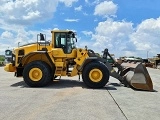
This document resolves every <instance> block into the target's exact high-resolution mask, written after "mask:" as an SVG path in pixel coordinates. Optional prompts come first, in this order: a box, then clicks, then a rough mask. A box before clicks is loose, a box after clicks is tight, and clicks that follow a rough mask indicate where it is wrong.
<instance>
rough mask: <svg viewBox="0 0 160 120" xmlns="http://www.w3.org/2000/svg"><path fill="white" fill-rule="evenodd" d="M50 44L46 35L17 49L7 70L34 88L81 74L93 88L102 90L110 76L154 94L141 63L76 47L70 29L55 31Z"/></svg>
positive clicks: (105, 52) (148, 77)
mask: <svg viewBox="0 0 160 120" xmlns="http://www.w3.org/2000/svg"><path fill="white" fill-rule="evenodd" d="M51 33H52V39H51V41H46V36H45V35H44V34H41V33H40V34H38V35H37V42H35V43H31V44H26V45H23V46H19V47H18V48H15V49H14V50H13V52H12V61H11V63H9V64H7V65H6V66H5V67H4V69H5V70H6V71H8V72H15V76H16V77H21V76H22V77H23V79H24V81H25V83H26V84H27V85H29V86H31V87H42V86H45V85H47V84H49V82H50V81H52V80H53V79H54V78H55V77H57V76H69V77H72V76H76V75H82V79H83V82H84V83H85V84H86V86H88V87H90V88H102V87H104V86H105V85H106V83H107V82H108V80H109V77H110V76H112V77H114V78H116V79H118V80H119V81H120V82H121V83H122V84H124V85H125V86H131V87H133V88H135V89H140V90H149V91H153V85H152V80H151V78H150V76H149V74H148V71H147V69H146V68H145V67H144V66H143V65H142V64H141V63H136V64H132V63H125V64H123V63H122V64H121V65H120V64H119V63H117V62H116V61H115V60H114V59H113V58H112V56H111V55H110V54H109V52H108V49H105V50H104V53H103V57H100V56H98V55H97V54H95V53H94V51H93V50H90V49H87V48H85V49H82V48H76V46H75V42H76V41H77V39H76V37H75V33H74V32H73V31H68V30H53V31H51ZM108 57H110V58H111V59H113V61H114V62H115V63H114V65H115V66H116V67H117V68H118V71H116V70H115V69H114V68H113V67H112V66H111V65H110V64H109V62H107V61H106V58H108Z"/></svg>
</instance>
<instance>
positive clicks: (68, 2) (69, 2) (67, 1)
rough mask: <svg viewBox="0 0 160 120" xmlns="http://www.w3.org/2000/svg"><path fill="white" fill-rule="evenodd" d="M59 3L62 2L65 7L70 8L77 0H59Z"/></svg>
mask: <svg viewBox="0 0 160 120" xmlns="http://www.w3.org/2000/svg"><path fill="white" fill-rule="evenodd" d="M59 1H60V2H63V3H64V4H65V6H67V7H71V6H72V4H73V2H78V0H59Z"/></svg>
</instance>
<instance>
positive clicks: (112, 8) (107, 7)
mask: <svg viewBox="0 0 160 120" xmlns="http://www.w3.org/2000/svg"><path fill="white" fill-rule="evenodd" d="M116 12H117V5H116V4H114V3H113V2H112V1H104V2H101V3H100V4H98V5H97V6H96V7H95V11H94V15H99V16H104V17H107V16H114V15H115V14H116Z"/></svg>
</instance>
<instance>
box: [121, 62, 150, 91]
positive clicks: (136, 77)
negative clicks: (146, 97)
mask: <svg viewBox="0 0 160 120" xmlns="http://www.w3.org/2000/svg"><path fill="white" fill-rule="evenodd" d="M121 65H122V67H123V68H124V70H123V71H122V73H121V76H124V78H125V80H126V81H127V83H128V84H129V85H130V86H132V87H133V88H135V89H138V90H147V91H153V84H152V80H151V78H150V75H149V73H148V71H147V69H146V67H145V66H144V65H142V64H141V63H135V64H134V63H122V64H121Z"/></svg>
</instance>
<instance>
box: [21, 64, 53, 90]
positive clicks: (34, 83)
mask: <svg viewBox="0 0 160 120" xmlns="http://www.w3.org/2000/svg"><path fill="white" fill-rule="evenodd" d="M34 69H38V71H40V72H39V73H41V74H40V75H39V74H38V75H39V76H40V77H39V78H36V77H35V76H34V74H33V73H32V71H34ZM31 73H32V74H33V75H32V74H31ZM35 74H37V73H35ZM32 76H33V77H32ZM34 77H35V78H34ZM23 78H24V81H25V83H26V84H27V85H28V86H30V87H43V86H46V85H47V84H48V83H49V82H50V80H51V68H50V66H49V65H48V64H47V63H45V62H43V61H33V62H30V63H28V64H27V65H26V66H25V67H24V70H23ZM34 79H36V80H34Z"/></svg>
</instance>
